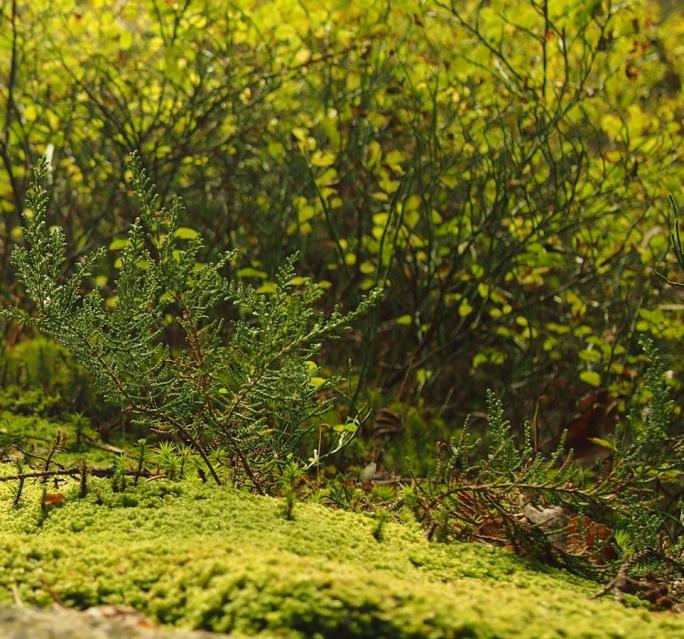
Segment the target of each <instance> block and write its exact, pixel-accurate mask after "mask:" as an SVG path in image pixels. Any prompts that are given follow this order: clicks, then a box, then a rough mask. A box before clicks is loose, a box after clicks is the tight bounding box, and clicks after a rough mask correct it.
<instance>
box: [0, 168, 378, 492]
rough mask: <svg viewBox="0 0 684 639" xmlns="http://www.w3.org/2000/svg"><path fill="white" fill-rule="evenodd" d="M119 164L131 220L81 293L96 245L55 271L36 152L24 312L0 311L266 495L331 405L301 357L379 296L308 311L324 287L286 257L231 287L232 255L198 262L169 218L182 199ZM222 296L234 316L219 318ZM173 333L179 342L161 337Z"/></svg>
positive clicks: (20, 262) (57, 239) (59, 252)
mask: <svg viewBox="0 0 684 639" xmlns="http://www.w3.org/2000/svg"><path fill="white" fill-rule="evenodd" d="M129 169H130V173H131V175H132V185H133V187H134V190H135V192H136V194H137V198H138V200H139V203H140V217H139V218H138V219H137V220H136V221H135V222H134V223H133V224H132V226H131V228H130V230H129V232H128V238H127V241H126V246H125V248H124V249H123V252H122V254H121V266H120V270H119V274H118V279H117V281H116V283H115V286H114V290H113V296H112V297H110V298H109V303H107V300H106V299H105V297H104V295H103V294H102V293H101V292H100V291H99V290H98V289H95V290H90V291H86V290H85V289H84V286H86V283H87V282H88V278H89V276H90V275H91V273H92V272H93V269H94V267H95V264H96V262H97V260H98V259H99V258H100V257H101V255H102V253H103V251H102V250H100V251H96V252H94V253H93V254H91V255H89V256H88V257H87V258H86V259H84V260H83V261H82V262H81V263H79V264H78V265H77V266H76V268H75V269H74V272H73V274H71V275H70V276H68V277H65V276H64V271H65V269H66V259H65V256H66V241H65V236H64V234H63V232H62V230H61V229H59V228H50V227H49V226H48V222H47V205H48V194H47V191H46V189H45V186H44V185H45V183H46V181H47V178H48V171H49V167H48V165H47V163H46V162H45V161H41V162H39V163H38V165H37V167H36V170H35V175H34V181H33V185H32V186H31V189H30V191H29V193H28V195H27V199H26V201H27V211H26V212H25V215H24V218H25V234H24V236H25V246H20V247H16V248H15V249H14V252H13V256H12V259H13V263H14V266H15V268H16V273H17V280H18V281H19V282H20V283H21V284H22V285H23V286H24V288H25V289H26V293H27V295H28V297H29V299H30V300H31V301H32V303H33V305H34V307H35V309H34V312H32V313H27V312H26V311H23V310H21V309H18V308H11V309H6V310H5V312H4V313H5V315H6V316H9V317H11V318H13V319H15V320H19V321H21V322H24V323H27V324H30V325H32V326H34V327H35V328H36V329H38V330H39V331H40V332H41V333H43V334H44V335H46V336H48V337H51V338H52V339H54V340H56V341H57V342H58V343H60V344H62V345H63V346H65V347H66V348H67V349H68V350H69V351H71V353H72V354H73V356H74V358H75V359H76V361H77V362H78V363H79V364H81V365H82V366H83V367H84V368H85V369H86V370H87V371H89V372H90V373H91V374H92V375H93V377H94V379H95V383H96V386H97V388H98V389H99V391H100V393H101V394H102V396H103V397H104V398H105V399H106V400H107V401H108V402H110V403H113V404H115V405H117V406H120V407H121V408H122V409H123V410H124V411H125V412H126V413H128V414H130V415H131V416H132V417H133V418H134V419H136V420H137V421H138V422H139V423H141V424H142V425H143V426H145V427H147V428H149V429H151V430H154V431H159V432H163V433H166V434H168V435H169V436H171V437H172V438H174V439H176V440H178V441H179V442H181V443H183V444H186V445H190V446H192V447H193V448H194V449H195V450H196V451H197V452H198V453H199V454H200V455H201V457H202V459H203V460H204V462H205V464H206V466H207V470H208V472H209V473H210V474H211V475H212V476H213V478H214V479H215V481H217V482H218V483H221V482H222V478H221V477H220V469H217V468H216V467H215V466H216V462H215V461H214V462H212V461H210V453H212V452H216V451H218V452H219V454H217V455H213V456H212V459H214V460H216V459H225V460H227V462H228V465H229V466H230V467H231V469H232V473H233V478H234V480H241V479H244V480H246V481H248V482H249V483H250V484H251V486H252V487H253V488H254V489H256V490H258V491H260V492H261V491H264V490H265V489H266V488H267V487H268V484H269V482H271V481H273V479H274V478H275V477H277V474H278V472H279V469H280V468H281V467H282V466H283V465H284V464H286V463H288V461H289V460H290V459H292V457H293V455H296V453H297V450H298V446H299V445H300V444H301V440H302V437H303V436H304V435H305V434H306V433H307V432H308V430H309V428H311V426H312V424H313V421H312V420H313V419H314V418H316V417H317V416H320V415H321V414H322V413H323V412H325V411H326V410H328V409H329V408H330V399H323V397H325V396H326V395H328V396H329V395H330V393H329V392H327V391H329V390H330V388H331V386H332V385H333V383H334V380H328V381H322V380H321V379H320V378H319V377H318V376H317V365H316V364H315V363H314V362H313V361H312V360H313V358H314V357H315V356H316V354H317V352H318V350H319V347H320V344H321V341H322V340H324V339H327V338H330V337H332V336H334V335H336V334H339V333H340V332H341V331H343V330H345V329H346V328H347V327H348V326H349V324H350V323H351V322H352V321H353V320H354V319H356V318H357V317H358V316H359V315H361V314H362V313H364V312H365V311H366V310H367V309H368V308H369V307H370V306H371V305H372V304H373V302H374V300H375V299H376V298H377V295H378V293H377V292H374V293H371V294H370V295H369V296H367V297H366V298H365V299H364V300H363V301H362V302H361V304H360V305H359V307H358V308H356V309H355V310H353V311H351V312H348V313H342V312H341V311H339V310H335V311H334V312H333V313H332V314H330V315H329V316H323V315H322V314H321V313H320V312H318V311H317V310H316V309H315V303H316V302H317V300H318V299H319V298H320V297H321V295H322V289H321V287H320V286H319V285H317V284H316V283H314V282H312V281H308V280H307V281H305V282H304V283H303V284H302V283H301V281H300V280H301V279H302V278H298V279H297V280H294V281H293V277H294V258H290V259H288V260H287V261H286V262H285V264H284V266H282V268H280V270H279V271H278V273H277V275H276V277H275V282H274V286H273V289H272V290H271V291H269V292H267V293H263V292H259V291H258V290H256V289H254V288H253V287H250V286H245V285H242V284H236V283H235V282H234V281H232V280H231V279H230V278H229V277H228V276H227V275H226V274H225V273H226V271H228V270H229V267H230V262H231V257H232V253H228V254H225V255H224V256H223V257H222V258H220V259H218V260H217V261H215V262H210V263H205V262H202V261H201V260H200V255H201V252H202V248H203V243H202V239H201V237H200V235H199V234H198V233H196V232H193V231H192V230H191V229H187V228H180V227H179V226H178V218H179V214H180V212H181V211H182V208H183V205H182V203H181V201H180V200H179V199H177V198H175V199H173V200H172V202H171V204H170V206H168V207H164V206H162V205H161V203H160V199H159V197H158V195H157V194H156V191H155V189H154V187H153V185H152V184H151V182H150V180H149V179H148V177H147V175H146V173H145V171H144V169H143V167H142V163H141V161H140V159H139V158H138V157H137V155H131V157H130V158H129ZM226 303H229V304H232V305H233V309H234V311H235V313H234V314H235V315H236V316H237V317H239V318H240V319H239V320H238V321H235V322H233V323H230V324H228V325H227V324H226V322H225V321H224V319H223V318H222V315H224V314H225V313H222V312H221V309H222V308H224V309H225V305H226ZM178 334H180V335H181V336H182V340H181V342H182V344H181V345H180V347H179V346H177V345H176V343H175V342H172V341H171V335H176V336H177V335H178ZM175 339H176V340H177V337H176V338H175ZM352 434H353V433H352ZM346 436H348V437H349V436H351V434H350V433H349V432H347V435H346Z"/></svg>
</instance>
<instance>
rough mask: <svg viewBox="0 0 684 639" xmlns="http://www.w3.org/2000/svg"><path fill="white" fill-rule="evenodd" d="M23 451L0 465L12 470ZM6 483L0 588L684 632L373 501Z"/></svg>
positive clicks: (427, 628) (410, 633)
mask: <svg viewBox="0 0 684 639" xmlns="http://www.w3.org/2000/svg"><path fill="white" fill-rule="evenodd" d="M11 470H12V467H11V466H4V467H0V471H2V473H1V474H3V475H4V474H8V473H9V472H10V471H11ZM41 490H42V489H39V488H38V487H31V488H29V489H28V490H27V491H26V492H25V494H24V495H23V505H22V506H21V507H20V508H19V509H12V507H11V501H12V494H13V492H12V491H13V487H12V486H11V485H10V484H9V483H5V484H2V485H0V501H1V503H2V509H1V513H0V524H1V526H2V531H3V532H2V533H0V562H1V563H2V568H1V569H0V598H2V599H4V600H10V599H11V598H12V597H13V592H14V593H15V596H16V593H18V596H19V597H20V598H21V600H23V601H24V602H26V603H35V604H39V605H46V604H49V603H51V602H52V601H53V600H54V599H55V598H56V599H58V600H59V601H61V602H62V603H64V604H65V605H68V606H73V607H77V608H85V607H88V606H93V605H99V604H104V603H112V604H124V605H128V606H132V607H134V608H136V609H138V610H140V611H142V612H143V613H145V614H147V615H149V616H150V617H152V618H153V619H156V620H159V621H160V622H162V623H167V624H174V625H179V626H184V627H194V628H203V629H211V630H217V631H223V632H231V633H233V634H237V635H243V636H255V635H262V636H274V635H277V636H287V637H393V638H394V637H539V638H542V637H630V638H633V637H668V638H674V637H684V619H682V618H678V617H676V616H675V615H672V614H669V613H657V614H656V613H652V612H648V611H646V610H644V609H635V608H624V607H622V606H619V605H617V604H615V603H613V602H612V601H608V600H605V601H592V600H590V599H589V595H590V594H591V593H592V592H593V591H595V590H596V588H597V586H596V584H592V583H589V582H586V581H582V580H580V579H577V578H574V577H572V576H570V575H567V574H564V573H562V572H559V571H554V570H547V571H543V570H538V569H533V568H531V567H530V566H527V565H526V564H525V563H524V562H523V561H522V560H520V559H519V558H517V557H515V556H513V555H512V554H510V553H507V552H504V551H499V550H494V549H491V548H487V547H484V546H477V545H472V544H453V545H439V544H434V543H429V542H428V541H426V540H425V537H424V535H423V534H422V533H421V531H420V530H418V529H417V528H414V527H412V526H410V525H400V524H388V525H387V528H386V532H385V534H384V536H383V541H380V542H379V541H376V539H375V538H374V537H373V535H372V531H373V528H374V522H373V521H372V520H371V519H370V518H369V517H365V516H362V515H356V514H352V513H347V512H341V511H334V510H330V509H328V508H325V507H321V506H317V505H313V504H298V505H297V506H296V509H295V518H294V519H293V520H292V521H289V520H287V519H285V517H284V516H283V503H282V500H278V499H273V498H267V497H255V496H251V495H248V494H245V493H241V492H236V491H234V490H231V489H226V488H216V487H213V486H209V485H202V484H195V483H192V482H184V483H171V482H167V481H154V482H148V483H141V484H140V485H139V486H137V487H132V486H129V487H128V488H127V489H126V491H125V492H123V493H113V492H112V491H111V488H110V486H109V482H107V481H105V480H99V481H97V480H92V481H91V482H90V485H89V493H88V496H87V497H86V498H84V499H79V498H78V487H77V485H76V484H75V483H74V484H73V485H71V486H67V487H62V488H61V489H60V490H61V491H62V492H63V493H64V495H65V501H64V502H63V503H62V504H61V505H58V506H53V507H50V508H51V510H50V511H49V512H48V513H47V515H45V514H44V513H43V512H42V511H41V507H40V504H39V503H38V502H39V496H40V494H41Z"/></svg>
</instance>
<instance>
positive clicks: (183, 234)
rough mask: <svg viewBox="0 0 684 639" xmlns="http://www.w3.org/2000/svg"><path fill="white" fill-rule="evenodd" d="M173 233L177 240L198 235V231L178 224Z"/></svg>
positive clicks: (191, 238)
mask: <svg viewBox="0 0 684 639" xmlns="http://www.w3.org/2000/svg"><path fill="white" fill-rule="evenodd" d="M174 235H175V236H176V237H177V238H178V239H179V240H194V239H195V238H196V237H199V233H198V232H197V231H195V229H191V228H190V227H188V226H179V227H178V228H177V229H176V231H175V233H174Z"/></svg>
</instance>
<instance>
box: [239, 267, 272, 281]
mask: <svg viewBox="0 0 684 639" xmlns="http://www.w3.org/2000/svg"><path fill="white" fill-rule="evenodd" d="M237 276H238V277H256V278H257V279H260V280H265V279H266V278H267V277H268V273H265V272H264V271H258V270H257V269H255V268H252V267H251V266H247V267H245V268H241V269H240V270H239V271H238V272H237Z"/></svg>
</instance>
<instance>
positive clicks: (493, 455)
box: [400, 339, 684, 607]
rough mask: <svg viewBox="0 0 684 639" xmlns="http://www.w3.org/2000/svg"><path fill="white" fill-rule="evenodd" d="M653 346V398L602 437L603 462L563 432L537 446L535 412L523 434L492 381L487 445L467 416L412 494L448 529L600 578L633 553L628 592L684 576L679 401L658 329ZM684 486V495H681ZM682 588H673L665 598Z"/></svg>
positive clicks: (418, 510)
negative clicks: (590, 463)
mask: <svg viewBox="0 0 684 639" xmlns="http://www.w3.org/2000/svg"><path fill="white" fill-rule="evenodd" d="M642 346H643V349H644V351H645V354H646V356H647V358H648V362H649V364H648V367H647V370H646V373H645V383H646V387H647V389H648V392H649V394H650V402H649V405H648V407H647V408H646V410H645V411H644V412H643V414H641V415H637V414H632V415H630V416H629V418H628V419H627V420H624V421H623V422H622V423H620V424H619V425H618V428H617V430H616V432H615V434H614V435H612V436H610V438H609V439H605V440H597V443H598V444H599V445H601V446H604V447H606V448H608V449H609V450H610V456H609V458H608V459H606V460H604V461H602V462H600V464H599V465H598V466H597V467H596V468H594V469H591V470H588V469H586V468H583V467H581V466H580V465H578V464H576V463H574V461H573V457H572V453H569V454H566V453H565V451H564V442H563V441H561V443H560V444H559V446H558V448H557V449H556V450H555V452H553V453H552V454H550V455H545V454H543V453H542V452H540V451H539V450H537V449H536V448H535V438H534V434H533V433H532V429H531V426H530V424H529V423H527V424H526V425H525V428H524V432H525V436H524V438H523V440H522V442H521V443H520V444H517V443H516V441H515V437H514V435H513V430H512V428H511V424H510V422H509V421H508V420H507V419H506V418H505V417H504V410H503V405H502V403H501V401H500V400H498V399H497V398H496V396H495V395H494V394H493V393H492V392H489V393H488V396H487V404H488V426H487V437H488V445H487V447H486V449H485V450H482V446H481V443H480V442H479V441H478V440H477V439H476V438H473V437H471V435H470V433H469V424H468V423H466V424H465V426H464V428H463V429H462V431H461V433H460V436H459V437H457V438H454V439H452V440H451V441H450V442H440V443H439V444H438V447H437V455H436V458H437V465H436V467H435V468H434V469H433V472H432V474H431V476H430V477H429V478H427V479H425V480H423V479H419V478H415V480H414V482H413V483H412V485H411V486H408V487H407V488H406V489H405V491H404V495H403V498H402V502H400V503H404V504H408V505H409V506H410V507H411V508H412V509H413V511H414V513H415V514H416V516H417V517H418V519H419V520H420V521H421V522H423V523H424V525H425V526H426V528H427V531H428V536H429V537H431V538H434V539H436V540H440V541H447V540H450V539H461V540H465V539H469V540H472V539H475V540H479V541H485V542H489V543H492V542H493V543H495V544H497V545H507V546H509V547H510V548H512V549H513V550H515V551H517V552H522V553H523V554H525V555H527V556H529V557H531V558H534V559H536V560H541V561H543V562H545V563H553V564H556V565H560V566H562V567H564V568H567V569H570V570H572V571H573V572H577V573H580V574H583V575H585V576H590V577H593V578H600V577H602V576H605V575H607V574H611V572H614V571H615V570H616V565H617V563H618V562H620V561H623V562H624V564H623V568H622V569H620V570H619V571H618V578H616V580H613V582H611V588H613V587H614V588H615V590H616V594H617V595H618V596H619V597H620V596H621V595H622V592H623V590H625V589H627V588H631V589H632V590H631V591H633V592H642V594H643V591H644V589H648V588H652V587H653V584H654V579H655V577H653V575H658V577H657V579H659V580H660V581H662V582H663V583H664V584H665V585H664V586H663V587H665V588H666V589H667V588H668V586H667V584H670V586H669V589H670V590H672V589H673V586H672V584H674V583H676V582H677V580H678V579H679V578H681V577H682V576H684V575H683V574H682V572H683V571H684V561H683V560H682V553H683V551H684V545H683V542H682V530H683V527H684V519H682V517H683V513H684V511H682V506H683V504H682V502H681V486H682V480H683V478H684V447H683V446H682V441H683V440H682V437H681V435H680V434H677V433H676V432H675V431H674V429H673V428H672V425H671V420H670V413H671V409H672V401H671V400H670V396H669V395H670V393H669V388H668V385H667V382H666V379H665V369H664V366H663V364H662V361H661V359H660V356H659V354H658V351H657V350H656V348H655V346H654V345H653V343H652V341H651V340H650V339H644V340H643V341H642ZM673 492H674V493H675V494H679V499H675V500H672V499H671V497H670V495H671V494H672V493H673ZM635 558H636V559H635ZM640 563H645V564H647V569H646V571H647V574H649V575H650V576H651V579H641V581H640V582H639V583H637V581H639V580H635V579H633V578H632V577H628V576H627V575H626V572H625V570H626V569H625V568H624V566H627V568H628V569H629V570H632V569H639V568H643V567H642V566H640V565H639V564H640ZM648 571H650V572H648ZM623 573H624V574H623ZM668 592H669V590H668ZM679 596H680V595H676V596H675V595H673V594H671V596H669V598H667V602H666V601H665V600H663V602H661V605H662V606H663V607H666V606H667V605H669V604H673V603H676V602H677V601H679V599H678V598H677V597H679Z"/></svg>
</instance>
